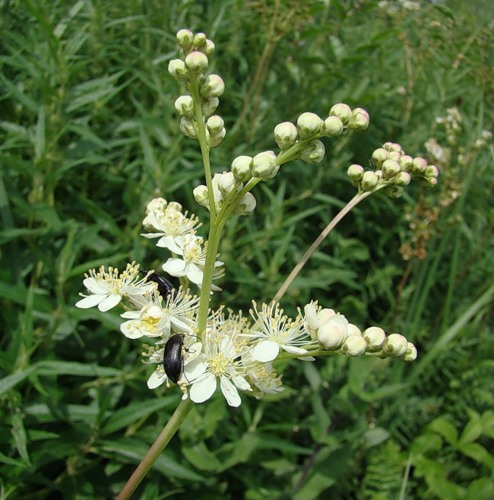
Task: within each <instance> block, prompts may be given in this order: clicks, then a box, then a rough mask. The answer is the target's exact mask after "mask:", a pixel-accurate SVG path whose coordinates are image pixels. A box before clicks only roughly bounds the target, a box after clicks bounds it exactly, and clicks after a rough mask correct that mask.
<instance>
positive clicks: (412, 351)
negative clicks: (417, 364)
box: [403, 342, 417, 362]
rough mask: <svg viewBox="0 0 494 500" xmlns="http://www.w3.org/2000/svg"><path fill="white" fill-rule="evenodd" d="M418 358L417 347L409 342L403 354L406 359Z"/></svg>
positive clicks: (413, 359)
mask: <svg viewBox="0 0 494 500" xmlns="http://www.w3.org/2000/svg"><path fill="white" fill-rule="evenodd" d="M416 359H417V348H416V347H415V346H414V345H413V344H412V343H411V342H408V347H407V352H406V353H405V354H404V355H403V360H404V361H409V362H410V361H415V360H416Z"/></svg>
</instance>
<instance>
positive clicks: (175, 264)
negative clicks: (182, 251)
mask: <svg viewBox="0 0 494 500" xmlns="http://www.w3.org/2000/svg"><path fill="white" fill-rule="evenodd" d="M162 268H163V271H165V273H168V274H171V275H172V276H177V277H180V276H184V275H185V262H184V261H183V260H182V259H175V258H170V259H168V260H167V261H166V262H165V263H164V264H163V266H162Z"/></svg>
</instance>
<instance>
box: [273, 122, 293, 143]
mask: <svg viewBox="0 0 494 500" xmlns="http://www.w3.org/2000/svg"><path fill="white" fill-rule="evenodd" d="M297 136H298V131H297V127H296V126H295V125H294V124H293V123H292V122H283V123H278V125H276V127H275V128H274V139H275V141H276V144H278V146H279V147H280V149H281V150H285V149H288V148H289V147H291V146H293V145H294V144H295V141H296V140H297Z"/></svg>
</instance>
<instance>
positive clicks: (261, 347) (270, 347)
mask: <svg viewBox="0 0 494 500" xmlns="http://www.w3.org/2000/svg"><path fill="white" fill-rule="evenodd" d="M279 352H280V348H279V346H278V344H277V343H276V342H273V341H272V340H263V341H262V342H259V344H257V345H256V346H255V347H254V349H253V350H252V357H253V358H254V359H255V360H256V361H261V362H263V363H265V362H266V361H273V359H274V358H276V356H278V353H279Z"/></svg>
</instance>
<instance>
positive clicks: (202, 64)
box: [185, 50, 209, 97]
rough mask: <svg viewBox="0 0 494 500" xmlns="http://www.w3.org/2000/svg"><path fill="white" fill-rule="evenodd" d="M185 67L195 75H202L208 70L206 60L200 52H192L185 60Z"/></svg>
mask: <svg viewBox="0 0 494 500" xmlns="http://www.w3.org/2000/svg"><path fill="white" fill-rule="evenodd" d="M185 66H186V67H187V69H188V70H189V71H190V72H191V73H194V74H196V75H197V74H199V73H204V71H206V70H207V69H208V58H207V56H206V55H205V54H203V53H202V52H199V51H197V50H194V51H192V52H191V53H190V54H189V55H188V56H187V57H186V58H185ZM208 97H209V96H208Z"/></svg>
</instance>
